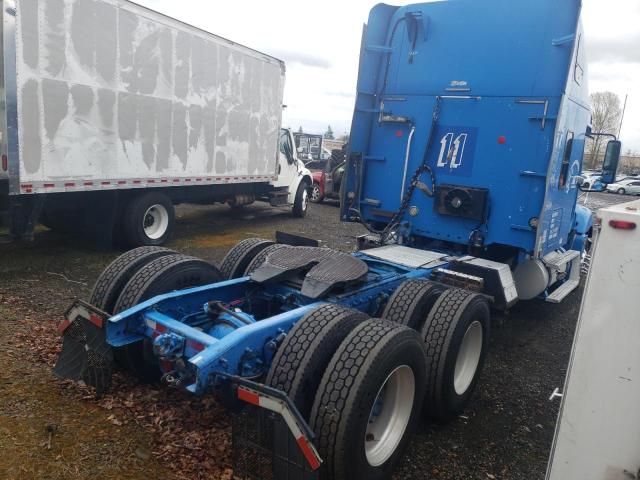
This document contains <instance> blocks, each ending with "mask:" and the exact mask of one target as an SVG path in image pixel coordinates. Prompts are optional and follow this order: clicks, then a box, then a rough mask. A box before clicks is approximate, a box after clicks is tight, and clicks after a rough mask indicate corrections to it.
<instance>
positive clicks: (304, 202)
mask: <svg viewBox="0 0 640 480" xmlns="http://www.w3.org/2000/svg"><path fill="white" fill-rule="evenodd" d="M308 203H309V193H308V192H307V189H306V188H305V189H304V190H302V211H305V210H306V209H307V204H308Z"/></svg>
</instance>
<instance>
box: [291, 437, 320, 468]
mask: <svg viewBox="0 0 640 480" xmlns="http://www.w3.org/2000/svg"><path fill="white" fill-rule="evenodd" d="M296 442H297V443H298V447H300V450H302V453H303V454H304V456H305V458H306V459H307V462H309V466H310V467H311V470H317V469H319V468H320V461H319V460H318V459H317V458H316V456H315V455H314V453H313V450H311V447H310V446H309V443H308V442H307V439H306V438H304V437H300V438H298V439H297V440H296Z"/></svg>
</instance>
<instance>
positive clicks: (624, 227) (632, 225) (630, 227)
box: [609, 220, 636, 230]
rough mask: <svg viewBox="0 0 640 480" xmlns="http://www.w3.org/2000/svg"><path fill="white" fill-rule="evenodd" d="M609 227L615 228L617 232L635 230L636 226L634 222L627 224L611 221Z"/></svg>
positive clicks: (620, 221) (621, 221)
mask: <svg viewBox="0 0 640 480" xmlns="http://www.w3.org/2000/svg"><path fill="white" fill-rule="evenodd" d="M609 226H611V227H613V228H617V229H618V230H635V229H636V224H635V223H634V222H627V221H625V220H611V221H609Z"/></svg>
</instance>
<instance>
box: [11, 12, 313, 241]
mask: <svg viewBox="0 0 640 480" xmlns="http://www.w3.org/2000/svg"><path fill="white" fill-rule="evenodd" d="M2 7H3V8H2V16H3V18H2V36H1V38H2V54H3V55H2V62H3V65H2V67H3V68H2V70H3V74H4V75H3V78H2V87H3V89H2V97H3V101H4V102H3V103H4V112H3V113H4V115H2V118H1V120H0V132H1V134H2V146H1V148H2V155H3V156H2V165H1V167H0V182H1V183H3V185H2V186H0V192H2V193H1V195H4V196H5V197H6V198H5V200H4V202H3V203H4V204H5V207H6V208H5V209H6V210H9V211H10V215H9V218H10V220H11V224H12V230H13V232H14V234H16V235H19V234H23V233H25V232H27V233H29V230H30V227H31V225H32V224H33V223H34V221H35V218H36V217H37V216H38V214H39V213H40V212H43V214H44V222H45V223H46V224H49V225H50V226H54V227H56V226H59V227H66V229H68V230H76V229H78V228H80V227H81V226H82V224H84V226H85V227H86V226H91V225H89V224H90V223H91V222H92V220H91V219H96V218H102V219H105V218H107V219H112V220H113V222H111V223H112V224H113V225H112V227H113V228H112V229H114V230H115V232H116V233H120V232H122V233H124V236H125V237H126V241H127V243H129V244H132V245H140V244H159V243H163V242H164V241H165V240H166V238H167V236H168V234H169V233H170V230H171V225H170V224H171V223H172V220H173V215H172V210H173V207H172V204H174V203H179V202H184V201H194V202H225V201H228V202H230V203H232V204H236V205H237V204H243V203H249V202H251V201H253V200H254V199H264V200H269V201H270V202H271V203H272V204H274V205H281V204H294V203H295V200H296V194H297V193H300V195H298V197H299V198H298V200H299V201H298V203H299V205H298V206H297V208H294V213H297V214H298V215H300V214H302V213H303V212H302V210H303V209H306V202H303V200H306V194H305V196H304V198H302V197H303V195H302V193H303V192H302V190H304V188H302V190H301V191H300V192H298V190H299V187H300V186H301V185H304V184H303V183H302V182H305V181H306V182H308V184H309V185H310V184H311V179H310V176H308V172H307V171H306V170H305V169H304V167H303V165H302V164H301V163H300V162H298V160H297V156H296V151H295V148H293V142H292V138H291V134H290V132H288V131H281V113H282V97H283V89H284V80H285V66H284V63H283V62H282V61H280V60H278V59H276V58H273V57H271V56H268V55H265V54H263V53H260V52H258V51H256V50H252V49H250V48H247V47H244V46H242V45H239V44H237V43H234V42H231V41H229V40H226V39H224V38H221V37H218V36H216V35H213V34H210V33H207V32H204V31H202V30H200V29H197V28H195V27H192V26H190V25H187V24H184V23H182V22H179V21H177V20H175V19H172V18H169V17H166V16H164V15H161V14H159V13H157V12H154V11H152V10H149V9H147V8H144V7H142V6H139V5H136V4H134V3H131V2H128V1H126V0H47V1H38V0H3V1H2ZM83 194H84V197H82V195H83ZM87 194H90V198H87ZM142 197H146V200H140V199H141V198H142ZM162 197H164V199H163V198H162ZM161 200H162V201H161ZM87 202H88V203H90V204H91V205H92V208H91V209H87V208H86V203H87ZM154 206H156V208H155V210H154V208H153V207H154ZM79 207H83V208H79ZM149 209H151V210H149ZM87 210H89V211H87ZM169 210H170V211H169ZM132 216H134V217H137V218H130V217H132ZM154 222H155V223H154ZM93 223H95V222H93ZM102 223H110V222H102ZM165 223H166V226H167V228H162V227H163V225H165ZM153 225H155V227H153ZM108 227H109V225H100V226H99V229H101V230H102V231H101V232H100V234H99V235H98V236H99V237H101V238H103V237H104V234H105V233H106V231H107V230H108V229H109V228H108ZM149 227H152V228H149ZM158 229H159V230H158ZM145 231H147V233H149V232H150V233H149V235H147V234H145ZM154 237H155V238H154Z"/></svg>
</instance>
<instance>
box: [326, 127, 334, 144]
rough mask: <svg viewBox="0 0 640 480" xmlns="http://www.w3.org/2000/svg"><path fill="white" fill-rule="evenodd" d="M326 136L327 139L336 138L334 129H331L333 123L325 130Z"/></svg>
mask: <svg viewBox="0 0 640 480" xmlns="http://www.w3.org/2000/svg"><path fill="white" fill-rule="evenodd" d="M324 138H326V139H327V140H334V136H333V130H331V125H329V126H328V127H327V131H326V132H324Z"/></svg>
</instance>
